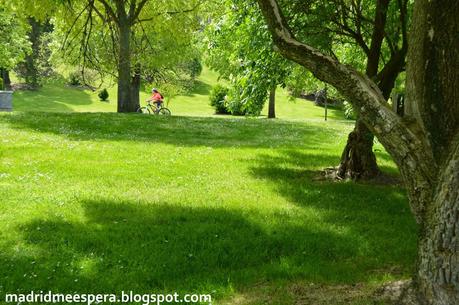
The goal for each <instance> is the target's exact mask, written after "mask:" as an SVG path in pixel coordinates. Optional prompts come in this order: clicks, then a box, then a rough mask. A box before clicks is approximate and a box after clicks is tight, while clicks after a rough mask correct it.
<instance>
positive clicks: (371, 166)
mask: <svg viewBox="0 0 459 305" xmlns="http://www.w3.org/2000/svg"><path fill="white" fill-rule="evenodd" d="M373 139H374V136H373V134H372V133H371V131H370V130H369V129H368V128H367V127H366V126H365V124H364V123H363V122H362V121H361V120H360V119H359V120H357V122H356V124H355V128H354V130H353V131H352V132H351V133H350V134H349V137H348V140H347V144H346V146H345V148H344V151H343V153H342V155H341V162H340V165H339V168H338V172H337V176H338V177H339V178H341V179H345V178H350V179H353V180H372V179H374V178H376V177H378V176H380V175H381V171H380V170H379V168H378V165H377V163H376V156H375V154H374V152H373Z"/></svg>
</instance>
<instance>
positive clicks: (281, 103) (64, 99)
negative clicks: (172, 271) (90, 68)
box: [14, 68, 344, 119]
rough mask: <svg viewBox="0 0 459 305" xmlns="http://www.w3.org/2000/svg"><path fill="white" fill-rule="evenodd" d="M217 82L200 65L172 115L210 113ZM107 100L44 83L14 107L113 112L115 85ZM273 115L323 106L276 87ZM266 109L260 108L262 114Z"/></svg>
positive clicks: (316, 114) (309, 113)
mask: <svg viewBox="0 0 459 305" xmlns="http://www.w3.org/2000/svg"><path fill="white" fill-rule="evenodd" d="M216 83H217V75H216V74H215V72H213V71H210V70H209V69H207V68H204V71H203V73H202V75H201V76H200V77H199V79H198V86H197V87H196V89H195V90H194V91H193V92H192V93H190V94H188V95H185V96H178V97H176V98H174V99H172V101H171V102H170V104H169V108H170V109H171V110H172V112H173V114H174V115H186V116H190V115H191V116H213V114H214V109H213V108H212V107H210V106H209V98H208V94H209V91H210V89H211V88H212V86H213V85H214V84H216ZM108 90H109V94H110V98H109V102H108V103H105V102H100V101H99V98H98V97H97V92H91V91H90V90H82V89H77V88H69V87H64V86H62V85H46V86H45V87H44V88H43V89H41V90H40V91H37V92H30V91H19V92H16V93H15V94H14V109H15V110H16V111H47V112H49V111H52V112H56V111H57V112H63V111H72V112H114V111H116V88H115V87H112V88H109V89H108ZM147 98H148V94H147V93H146V92H141V94H140V100H141V101H144V100H146V99H147ZM277 99H278V101H277V116H278V117H279V118H284V119H304V118H323V115H324V110H323V108H320V107H316V106H314V104H313V103H311V102H308V101H304V100H300V99H296V100H295V101H294V102H292V101H290V100H288V98H287V93H286V92H285V91H284V90H281V89H279V90H278V93H277ZM266 113H267V110H266V109H265V110H264V111H263V114H264V115H266ZM329 116H330V118H331V119H344V118H343V115H342V112H340V111H336V110H333V109H332V110H329Z"/></svg>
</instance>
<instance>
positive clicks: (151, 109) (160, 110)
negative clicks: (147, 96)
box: [137, 101, 171, 115]
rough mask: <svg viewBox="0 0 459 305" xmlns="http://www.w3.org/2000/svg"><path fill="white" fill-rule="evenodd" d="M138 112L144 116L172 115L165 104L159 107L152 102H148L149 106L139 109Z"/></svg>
mask: <svg viewBox="0 0 459 305" xmlns="http://www.w3.org/2000/svg"><path fill="white" fill-rule="evenodd" d="M137 112H138V113H143V114H156V115H171V111H170V110H169V109H168V108H166V107H164V106H163V103H161V104H160V105H159V106H158V105H157V104H156V103H152V102H150V101H147V106H143V107H139V109H137Z"/></svg>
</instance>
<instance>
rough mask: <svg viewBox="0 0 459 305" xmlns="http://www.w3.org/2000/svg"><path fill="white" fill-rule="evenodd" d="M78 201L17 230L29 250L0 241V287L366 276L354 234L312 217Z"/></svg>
mask: <svg viewBox="0 0 459 305" xmlns="http://www.w3.org/2000/svg"><path fill="white" fill-rule="evenodd" d="M82 207H83V209H84V216H85V217H84V221H65V220H63V219H61V218H58V217H47V218H46V219H45V218H44V219H36V220H34V221H31V222H29V223H26V224H24V225H22V226H21V227H20V228H17V230H18V233H19V234H21V235H22V239H23V241H22V242H21V247H26V248H27V249H29V250H30V251H25V250H23V251H20V252H18V251H17V250H15V247H11V248H3V249H0V253H1V254H0V270H1V271H0V275H1V277H0V278H1V280H0V285H1V286H0V290H2V291H4V292H16V291H17V292H30V291H32V290H33V291H40V290H43V291H47V290H52V291H55V292H80V293H81V292H84V293H104V292H105V293H109V292H112V293H114V292H120V291H122V290H124V291H129V290H133V291H135V292H137V293H153V292H158V291H165V292H171V291H172V292H173V291H179V292H183V293H185V292H188V293H189V292H200V293H211V292H213V293H214V296H217V297H218V296H224V295H227V294H228V293H231V292H232V291H233V289H238V288H241V287H246V286H247V285H253V284H255V283H256V282H257V281H260V279H261V280H263V279H265V280H283V279H290V278H291V277H292V276H298V274H301V275H302V276H303V277H305V278H306V279H310V280H318V279H322V280H327V279H328V280H329V281H334V280H333V278H330V275H332V274H340V273H344V274H353V276H355V277H356V278H360V277H362V278H365V277H366V275H365V274H364V273H363V271H364V270H362V272H361V271H357V272H356V271H354V270H353V269H354V267H355V266H354V264H356V263H358V262H357V261H355V259H354V257H356V256H358V254H359V245H357V244H356V243H355V242H356V240H354V236H352V235H348V234H347V233H344V232H343V233H336V232H333V231H332V230H327V229H324V228H320V227H317V226H315V225H312V224H306V223H304V224H301V225H298V224H291V223H288V222H283V224H282V225H278V226H274V227H270V228H266V227H263V226H262V225H261V224H259V223H257V222H252V221H249V220H248V219H246V218H244V217H243V216H242V215H241V214H240V213H239V212H237V211H231V210H228V209H221V208H185V207H181V206H180V205H171V204H167V203H164V204H162V205H149V204H148V203H138V202H115V201H103V200H102V201H84V202H82ZM258 216H260V215H258ZM260 218H263V216H260ZM349 261H351V262H352V263H351V264H350V263H349ZM350 280H352V278H351V279H350Z"/></svg>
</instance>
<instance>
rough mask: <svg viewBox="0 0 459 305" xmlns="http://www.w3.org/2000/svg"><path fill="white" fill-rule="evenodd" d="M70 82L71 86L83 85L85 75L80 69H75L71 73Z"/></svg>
mask: <svg viewBox="0 0 459 305" xmlns="http://www.w3.org/2000/svg"><path fill="white" fill-rule="evenodd" d="M68 84H69V85H70V86H81V85H82V84H83V75H82V73H81V72H79V71H74V72H72V73H70V75H69V79H68Z"/></svg>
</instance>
